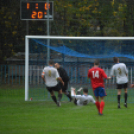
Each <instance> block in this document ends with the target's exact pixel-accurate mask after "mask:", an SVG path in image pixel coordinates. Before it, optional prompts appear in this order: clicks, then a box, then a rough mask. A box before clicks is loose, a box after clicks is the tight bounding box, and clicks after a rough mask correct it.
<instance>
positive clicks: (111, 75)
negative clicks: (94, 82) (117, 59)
mask: <svg viewBox="0 0 134 134" xmlns="http://www.w3.org/2000/svg"><path fill="white" fill-rule="evenodd" d="M110 77H111V78H112V77H114V68H113V67H112V69H111V71H110Z"/></svg>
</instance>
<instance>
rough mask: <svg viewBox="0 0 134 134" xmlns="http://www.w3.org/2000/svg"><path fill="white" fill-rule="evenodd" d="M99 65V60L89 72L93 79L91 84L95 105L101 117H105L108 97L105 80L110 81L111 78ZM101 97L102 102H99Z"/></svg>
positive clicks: (89, 76)
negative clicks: (104, 110)
mask: <svg viewBox="0 0 134 134" xmlns="http://www.w3.org/2000/svg"><path fill="white" fill-rule="evenodd" d="M99 64H100V63H99V60H95V61H94V67H93V68H91V69H89V71H88V78H90V79H91V84H92V88H93V91H94V95H95V99H96V103H95V104H96V107H97V109H98V112H99V115H103V113H102V112H103V108H104V106H105V102H104V97H105V96H106V95H107V94H106V92H105V89H104V81H103V79H104V78H105V79H110V77H107V75H106V73H105V72H104V70H103V69H101V68H99ZM99 97H100V99H101V102H99Z"/></svg>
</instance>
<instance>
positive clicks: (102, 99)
mask: <svg viewBox="0 0 134 134" xmlns="http://www.w3.org/2000/svg"><path fill="white" fill-rule="evenodd" d="M104 97H105V96H103V97H100V98H101V102H100V115H103V109H104V106H105V102H104Z"/></svg>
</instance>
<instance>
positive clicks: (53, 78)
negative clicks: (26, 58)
mask: <svg viewBox="0 0 134 134" xmlns="http://www.w3.org/2000/svg"><path fill="white" fill-rule="evenodd" d="M53 65H54V62H53V61H52V60H50V61H49V66H47V67H45V68H44V69H43V72H42V79H43V80H44V82H45V85H46V88H47V90H48V91H49V92H50V94H51V97H52V99H53V101H54V102H55V103H56V104H57V106H60V105H61V103H60V101H61V98H62V89H61V88H60V86H59V84H58V81H60V82H61V83H62V84H63V85H64V82H63V80H62V78H61V77H60V76H59V74H58V71H57V69H56V68H54V67H53ZM57 80H58V81H57ZM54 91H57V92H58V101H57V98H56V96H55V94H54Z"/></svg>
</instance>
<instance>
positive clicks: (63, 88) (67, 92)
mask: <svg viewBox="0 0 134 134" xmlns="http://www.w3.org/2000/svg"><path fill="white" fill-rule="evenodd" d="M67 89H68V82H64V86H63V87H62V92H63V93H64V94H65V95H66V96H67V97H68V98H69V100H70V102H71V101H72V97H71V95H70V92H69V91H68V90H67Z"/></svg>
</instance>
